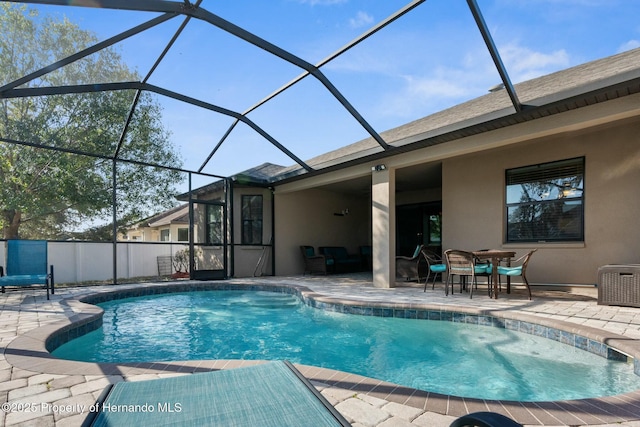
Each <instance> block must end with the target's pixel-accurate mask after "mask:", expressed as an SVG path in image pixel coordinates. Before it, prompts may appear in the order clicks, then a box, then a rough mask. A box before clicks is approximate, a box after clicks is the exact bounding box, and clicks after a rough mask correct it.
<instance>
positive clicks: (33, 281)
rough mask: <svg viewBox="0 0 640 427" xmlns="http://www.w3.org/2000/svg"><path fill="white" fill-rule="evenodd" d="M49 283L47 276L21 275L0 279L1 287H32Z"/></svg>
mask: <svg viewBox="0 0 640 427" xmlns="http://www.w3.org/2000/svg"><path fill="white" fill-rule="evenodd" d="M46 283H47V275H46V274H20V275H16V276H2V277H0V286H30V285H44V284H46Z"/></svg>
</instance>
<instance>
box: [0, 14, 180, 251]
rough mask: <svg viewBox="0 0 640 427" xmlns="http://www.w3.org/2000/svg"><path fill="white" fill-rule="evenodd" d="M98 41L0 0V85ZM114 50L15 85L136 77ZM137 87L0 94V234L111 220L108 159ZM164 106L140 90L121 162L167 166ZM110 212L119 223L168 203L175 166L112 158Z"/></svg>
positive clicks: (171, 159) (45, 234)
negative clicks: (0, 230)
mask: <svg viewBox="0 0 640 427" xmlns="http://www.w3.org/2000/svg"><path fill="white" fill-rule="evenodd" d="M96 42H97V39H96V37H95V35H93V34H92V33H90V32H88V31H85V30H82V29H80V28H79V27H78V26H77V25H75V24H73V23H71V22H69V21H68V20H66V19H55V18H52V17H49V16H45V17H40V16H38V14H37V11H35V10H32V9H28V8H26V7H25V6H19V5H15V4H7V3H1V4H0V79H2V81H1V82H0V85H4V84H7V83H9V82H12V81H14V80H16V79H18V78H20V77H22V76H25V75H27V74H29V73H31V72H33V71H35V70H38V69H40V68H42V67H45V66H47V65H50V64H52V63H54V62H56V61H58V60H60V59H63V58H66V57H68V56H70V55H72V54H74V53H76V52H77V51H80V50H82V49H84V48H86V47H88V46H91V45H93V44H95V43H96ZM139 80H140V78H139V77H138V75H137V74H136V73H135V72H132V71H130V70H129V69H128V68H127V67H126V65H125V64H123V63H122V59H121V57H120V55H119V54H118V53H117V52H116V51H115V50H114V49H103V50H101V51H100V52H97V53H94V54H93V55H90V56H89V57H86V58H84V59H82V60H79V61H76V62H74V63H72V64H69V65H67V66H65V67H63V68H61V69H58V70H56V71H53V72H51V73H48V74H46V75H44V76H42V77H40V78H38V79H35V80H32V81H30V82H29V83H27V84H26V85H23V86H21V87H46V86H62V85H74V84H87V83H99V82H117V81H139ZM135 95H136V94H135V91H119V92H96V93H89V94H70V95H50V96H41V97H25V98H13V99H0V138H2V139H3V141H8V140H13V141H20V142H26V143H30V144H37V145H44V146H47V147H55V148H59V149H61V150H72V151H74V152H81V153H90V154H93V155H98V156H104V157H107V158H100V157H95V156H86V155H79V154H72V153H68V152H65V151H61V150H58V151H53V150H49V149H43V148H36V147H32V146H28V145H24V144H11V143H8V142H1V143H0V184H1V186H0V226H1V227H2V228H3V230H4V237H5V238H10V237H14V238H15V237H23V238H34V237H40V238H55V237H56V236H64V235H65V234H67V232H68V230H71V229H74V228H77V227H78V226H79V225H80V224H84V223H87V222H91V221H95V220H96V219H98V218H109V219H110V218H111V216H112V215H111V212H112V191H113V184H112V179H113V171H114V162H113V161H112V160H110V159H108V157H111V156H113V155H114V153H115V152H116V149H117V147H118V143H119V141H120V139H121V136H122V134H123V131H124V126H125V123H126V119H127V116H128V115H129V112H130V109H131V106H132V105H133V101H134V97H135ZM161 114H162V111H161V108H160V106H159V104H158V103H157V101H156V100H155V99H154V98H153V97H152V96H151V95H149V94H142V96H140V98H139V101H138V104H137V106H136V109H135V113H134V114H133V117H132V120H131V122H130V125H129V127H128V129H127V132H126V134H125V137H124V139H123V141H122V146H121V148H120V158H123V159H128V160H135V161H139V162H147V163H152V164H158V165H167V166H171V167H181V165H182V159H181V158H180V156H179V154H177V152H176V150H175V147H174V146H173V145H172V143H171V142H170V135H169V133H168V132H167V131H166V130H165V129H164V127H163V125H162V122H161V117H162V115H161ZM116 176H117V185H116V190H117V217H118V222H119V224H125V223H129V222H133V221H136V220H139V219H141V218H143V217H145V216H148V215H149V214H150V213H152V212H157V211H159V210H161V209H164V208H168V207H171V206H174V205H175V203H176V202H175V199H174V197H173V196H174V195H175V194H176V192H177V191H176V189H175V186H176V185H177V184H178V183H179V182H181V181H182V180H183V177H182V175H181V174H180V173H179V172H176V171H172V170H168V169H162V168H153V167H145V166H141V165H138V164H134V163H122V162H118V163H117V166H116Z"/></svg>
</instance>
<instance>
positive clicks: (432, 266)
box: [422, 248, 447, 292]
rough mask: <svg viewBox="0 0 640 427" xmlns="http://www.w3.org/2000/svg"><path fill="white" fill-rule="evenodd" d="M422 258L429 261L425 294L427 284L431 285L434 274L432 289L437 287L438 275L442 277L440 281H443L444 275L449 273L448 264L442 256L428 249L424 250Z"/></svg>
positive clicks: (425, 287) (425, 288)
mask: <svg viewBox="0 0 640 427" xmlns="http://www.w3.org/2000/svg"><path fill="white" fill-rule="evenodd" d="M422 256H424V259H426V260H427V278H426V279H425V281H424V292H426V291H427V283H429V278H430V277H431V275H432V274H433V282H432V283H431V289H435V287H436V278H437V277H438V274H439V275H440V280H443V274H444V273H445V272H446V271H447V264H446V263H445V262H444V261H443V260H442V258H441V257H440V256H438V255H437V254H435V253H434V252H432V251H430V250H428V249H426V248H423V249H422ZM443 281H444V280H443Z"/></svg>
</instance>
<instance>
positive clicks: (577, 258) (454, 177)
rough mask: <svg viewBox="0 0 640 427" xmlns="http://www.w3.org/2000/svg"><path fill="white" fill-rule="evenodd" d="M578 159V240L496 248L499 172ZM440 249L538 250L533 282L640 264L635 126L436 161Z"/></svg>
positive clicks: (501, 211) (580, 280)
mask: <svg viewBox="0 0 640 427" xmlns="http://www.w3.org/2000/svg"><path fill="white" fill-rule="evenodd" d="M578 156H584V157H585V193H584V194H585V206H584V208H585V214H584V215H585V242H584V243H578V244H561V243H558V244H553V243H537V244H530V245H529V244H527V245H524V244H518V245H505V244H502V243H503V238H504V230H505V200H504V197H505V196H504V191H505V190H504V188H505V183H504V179H505V178H504V177H505V170H506V169H509V168H515V167H520V166H527V165H532V164H537V163H544V162H550V161H555V160H562V159H567V158H572V157H578ZM442 174H443V188H442V193H443V241H444V246H443V247H444V248H445V249H446V248H457V249H467V250H474V249H482V248H500V247H502V248H512V249H513V250H514V251H516V252H517V253H518V255H521V254H524V253H526V252H527V251H528V250H530V249H531V248H539V250H538V252H537V253H536V254H535V255H534V257H533V258H532V260H531V263H530V266H529V274H528V278H529V279H530V281H531V282H534V283H565V284H572V283H576V284H594V283H596V282H597V269H598V267H600V266H602V265H605V264H609V263H618V264H619V263H640V219H639V218H640V120H638V119H635V120H634V121H628V120H627V121H624V122H621V123H616V124H615V126H613V125H611V124H610V125H607V126H606V127H600V128H595V129H589V130H586V131H575V132H568V133H564V134H561V135H557V136H552V137H547V138H543V139H539V140H534V141H530V142H526V143H521V144H518V145H517V146H514V147H509V148H501V149H496V150H491V151H485V152H479V153H475V154H470V155H466V156H462V157H457V158H451V159H447V160H445V161H444V162H443V168H442Z"/></svg>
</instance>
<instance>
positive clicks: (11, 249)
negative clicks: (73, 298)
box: [0, 240, 55, 299]
mask: <svg viewBox="0 0 640 427" xmlns="http://www.w3.org/2000/svg"><path fill="white" fill-rule="evenodd" d="M6 266H7V270H6V275H5V271H4V268H2V267H1V266H0V286H1V287H2V293H4V288H5V286H31V285H44V287H45V289H46V290H47V299H49V287H51V293H52V294H54V293H55V290H54V282H53V265H52V266H50V270H49V272H47V241H46V240H8V241H7V264H6Z"/></svg>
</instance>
